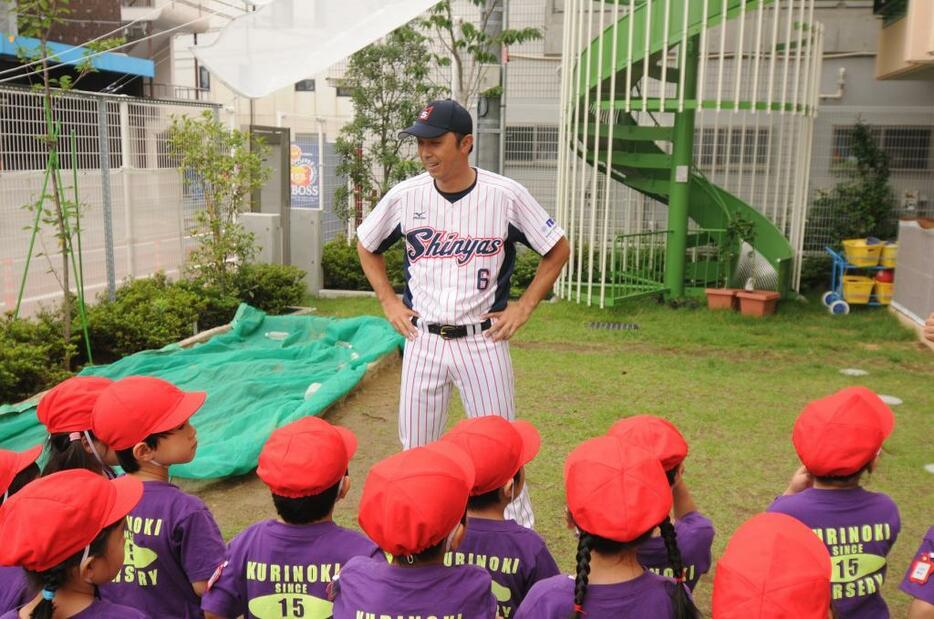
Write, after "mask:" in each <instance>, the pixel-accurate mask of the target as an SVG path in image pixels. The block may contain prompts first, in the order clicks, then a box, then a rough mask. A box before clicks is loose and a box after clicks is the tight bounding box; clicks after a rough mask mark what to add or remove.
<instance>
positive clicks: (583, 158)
mask: <svg viewBox="0 0 934 619" xmlns="http://www.w3.org/2000/svg"><path fill="white" fill-rule="evenodd" d="M592 61H593V2H591V3H590V6H589V7H588V10H587V65H586V70H587V72H586V73H584V71H581V74H582V76H583V80H584V84H586V83H587V82H586V80H587V77H588V76H589V75H590V63H591V62H592ZM589 128H590V89H589V88H587V89H586V92H584V129H583V131H582V132H581V137H582V138H583V139H582V140H581V144H583V149H582V152H581V154H580V159H581V161H582V162H586V161H587V134H588V133H589V131H588V129H589ZM594 165H596V160H594ZM586 180H587V169H586V166H585V165H584V163H581V186H580V218H579V222H578V223H579V229H578V231H577V237H578V241H577V250H576V251H577V252H578V260H577V298H576V300H577V302H578V303H580V300H581V288H582V285H581V282H582V281H583V280H582V278H583V275H584V255H583V251H584V212H585V208H584V205H585V204H586V198H587V195H586V192H587V186H586Z"/></svg>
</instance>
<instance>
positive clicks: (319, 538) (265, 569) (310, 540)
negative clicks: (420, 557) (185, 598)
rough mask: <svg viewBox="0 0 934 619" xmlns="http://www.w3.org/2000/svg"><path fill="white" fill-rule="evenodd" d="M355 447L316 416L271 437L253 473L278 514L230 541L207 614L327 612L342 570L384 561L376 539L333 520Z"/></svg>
mask: <svg viewBox="0 0 934 619" xmlns="http://www.w3.org/2000/svg"><path fill="white" fill-rule="evenodd" d="M356 450H357V439H356V438H355V437H354V435H353V433H352V432H351V431H350V430H347V429H346V428H340V427H337V426H332V425H331V424H329V423H328V422H326V421H324V420H323V419H319V418H318V417H305V418H304V419H300V420H298V421H296V422H294V423H291V424H289V425H287V426H284V427H282V428H279V429H278V430H276V431H275V432H273V433H272V435H270V437H269V440H268V441H266V445H265V446H264V447H263V451H262V453H260V455H259V467H258V468H257V469H256V474H257V475H258V476H259V477H260V479H262V480H263V481H264V482H265V483H266V485H267V486H268V487H269V489H270V490H271V491H272V500H273V503H274V504H275V506H276V511H277V512H278V514H279V519H278V520H265V521H263V522H259V523H257V524H254V525H253V526H251V527H249V528H248V529H246V530H245V531H243V532H242V533H240V534H239V535H238V536H236V537H235V538H233V539H232V540H231V541H230V546H229V548H228V551H227V561H226V562H225V563H224V567H223V569H220V570H218V573H217V575H216V576H215V578H213V579H212V582H211V585H210V586H209V588H208V591H207V592H206V593H205V594H204V597H203V598H202V600H201V608H202V609H204V611H205V616H206V617H207V619H219V618H221V617H224V618H228V619H232V618H234V617H240V616H241V615H242V616H244V617H273V616H276V617H278V616H283V617H326V616H330V614H331V606H332V605H331V602H330V601H328V596H327V586H328V584H329V583H330V582H331V581H332V580H333V579H334V578H336V577H337V574H338V573H339V572H340V570H341V567H342V566H343V565H344V564H345V563H346V562H347V561H348V560H349V559H351V558H352V557H356V556H365V557H375V556H378V557H379V558H380V559H381V560H383V561H385V559H384V558H383V555H382V553H380V551H379V548H377V547H376V545H375V544H373V542H371V541H370V540H368V539H367V538H365V537H363V536H362V535H360V534H359V533H357V532H356V531H350V530H348V529H344V528H342V527H339V526H337V525H336V524H335V523H334V520H333V518H332V517H333V513H334V504H335V503H336V502H337V501H339V500H341V499H343V498H344V497H345V496H346V495H347V491H348V490H349V489H350V477H349V476H348V474H347V466H348V464H349V463H350V459H351V458H352V457H353V455H354V452H355V451H356ZM283 594H286V595H283Z"/></svg>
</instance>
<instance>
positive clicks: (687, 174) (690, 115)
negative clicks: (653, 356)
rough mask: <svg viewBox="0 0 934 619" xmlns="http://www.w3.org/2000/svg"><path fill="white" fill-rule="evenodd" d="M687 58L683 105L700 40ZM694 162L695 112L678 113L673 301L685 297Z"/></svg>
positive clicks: (668, 281) (668, 279) (670, 270)
mask: <svg viewBox="0 0 934 619" xmlns="http://www.w3.org/2000/svg"><path fill="white" fill-rule="evenodd" d="M685 51H686V53H685V54H684V62H683V63H682V64H683V66H682V67H680V69H681V70H682V71H684V72H685V74H684V101H685V103H686V102H687V101H689V100H694V99H695V98H696V96H697V62H698V53H699V52H698V37H697V36H696V35H695V36H693V37H691V38H690V39H689V40H688V45H687V50H685ZM693 158H694V109H687V106H685V110H684V111H683V112H677V113H675V125H674V139H673V144H672V150H671V159H672V161H671V192H670V194H669V196H668V229H669V230H670V231H671V232H670V233H669V235H668V243H667V251H666V252H665V287H666V288H667V289H668V291H669V294H670V295H671V296H672V297H674V298H678V297H683V296H684V262H685V253H686V251H687V237H688V205H689V203H690V198H691V196H690V186H691V182H690V181H691V166H692V161H693Z"/></svg>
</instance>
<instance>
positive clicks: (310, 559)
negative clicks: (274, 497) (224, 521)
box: [201, 520, 383, 619]
mask: <svg viewBox="0 0 934 619" xmlns="http://www.w3.org/2000/svg"><path fill="white" fill-rule="evenodd" d="M361 555H362V556H366V557H376V556H378V557H383V554H382V552H381V551H380V550H379V548H378V547H377V546H376V545H375V544H374V543H373V542H371V541H370V540H368V539H367V538H365V537H363V536H362V535H360V534H359V533H357V532H355V531H349V530H347V529H344V528H342V527H339V526H337V525H336V524H334V523H333V522H321V523H317V524H311V525H292V524H286V523H284V522H279V521H276V520H265V521H263V522H258V523H256V524H254V525H252V526H251V527H249V528H247V529H246V530H245V531H243V532H242V533H240V534H239V535H237V536H236V537H235V538H233V539H232V540H230V547H229V549H228V551H227V562H226V564H225V565H224V568H223V570H222V571H221V572H220V573H219V575H218V576H217V578H216V579H212V580H213V583H212V584H211V587H210V589H209V590H208V592H207V593H205V594H204V597H203V598H202V599H201V608H202V609H204V610H206V611H211V612H212V613H214V614H217V615H221V616H223V617H239V616H240V615H244V616H245V617H248V618H251V617H259V618H264V617H278V616H280V615H281V616H283V617H292V616H294V617H306V618H309V619H312V618H314V617H319V616H321V617H330V616H331V602H329V601H328V594H327V587H328V584H329V583H330V582H331V581H332V580H333V579H334V578H336V577H337V574H338V572H339V571H340V569H341V567H342V566H343V565H344V564H345V563H346V562H347V561H348V560H349V559H351V558H353V557H356V556H361ZM289 613H291V614H289Z"/></svg>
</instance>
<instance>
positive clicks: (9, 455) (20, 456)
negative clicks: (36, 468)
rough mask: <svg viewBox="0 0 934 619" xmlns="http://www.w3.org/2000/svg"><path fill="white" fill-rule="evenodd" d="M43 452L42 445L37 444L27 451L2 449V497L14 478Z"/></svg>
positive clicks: (0, 495) (0, 452)
mask: <svg viewBox="0 0 934 619" xmlns="http://www.w3.org/2000/svg"><path fill="white" fill-rule="evenodd" d="M41 453H42V445H36V446H35V447H31V448H29V449H27V450H26V451H9V450H7V449H0V498H3V497H2V495H3V493H4V492H6V491H7V490H8V489H9V488H10V484H11V483H13V479H14V478H15V477H16V476H17V475H19V474H20V473H21V472H22V471H23V470H24V469H25V468H26V467H27V466H29V465H30V464H32V463H33V462H35V461H36V460H37V459H38V458H39V454H41Z"/></svg>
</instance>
